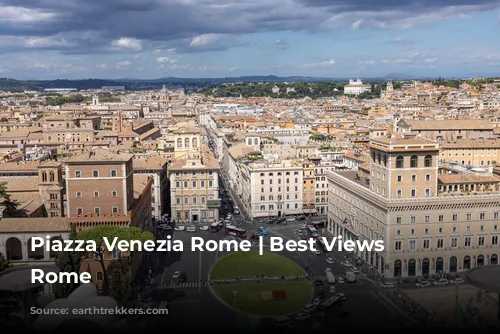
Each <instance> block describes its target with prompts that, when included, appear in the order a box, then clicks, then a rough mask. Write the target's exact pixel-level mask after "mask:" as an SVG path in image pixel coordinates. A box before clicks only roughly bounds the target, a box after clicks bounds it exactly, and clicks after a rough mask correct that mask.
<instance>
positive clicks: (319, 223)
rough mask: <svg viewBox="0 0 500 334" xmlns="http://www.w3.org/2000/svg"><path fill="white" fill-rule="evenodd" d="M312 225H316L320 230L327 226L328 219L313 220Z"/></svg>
mask: <svg viewBox="0 0 500 334" xmlns="http://www.w3.org/2000/svg"><path fill="white" fill-rule="evenodd" d="M311 225H312V226H314V228H315V229H316V230H320V229H322V228H326V220H320V221H319V222H312V223H311Z"/></svg>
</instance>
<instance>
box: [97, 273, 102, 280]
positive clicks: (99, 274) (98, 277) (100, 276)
mask: <svg viewBox="0 0 500 334" xmlns="http://www.w3.org/2000/svg"><path fill="white" fill-rule="evenodd" d="M96 279H97V280H98V281H102V279H103V277H102V271H98V272H97V274H96Z"/></svg>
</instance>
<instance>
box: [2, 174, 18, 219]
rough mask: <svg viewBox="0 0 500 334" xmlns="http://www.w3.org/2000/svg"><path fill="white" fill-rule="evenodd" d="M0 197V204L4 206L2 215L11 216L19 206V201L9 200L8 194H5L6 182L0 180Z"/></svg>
mask: <svg viewBox="0 0 500 334" xmlns="http://www.w3.org/2000/svg"><path fill="white" fill-rule="evenodd" d="M0 197H1V198H2V201H1V202H0V206H3V207H4V210H3V215H4V216H7V217H11V216H13V215H14V214H15V212H16V211H17V208H18V207H19V202H17V201H11V200H10V196H9V194H7V182H0Z"/></svg>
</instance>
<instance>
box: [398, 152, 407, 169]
mask: <svg viewBox="0 0 500 334" xmlns="http://www.w3.org/2000/svg"><path fill="white" fill-rule="evenodd" d="M404 161H405V159H404V158H403V157H402V156H401V155H400V156H398V157H397V158H396V168H403V166H404Z"/></svg>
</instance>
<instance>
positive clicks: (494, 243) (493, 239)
mask: <svg viewBox="0 0 500 334" xmlns="http://www.w3.org/2000/svg"><path fill="white" fill-rule="evenodd" d="M491 245H492V246H498V235H494V236H492V237H491Z"/></svg>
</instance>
